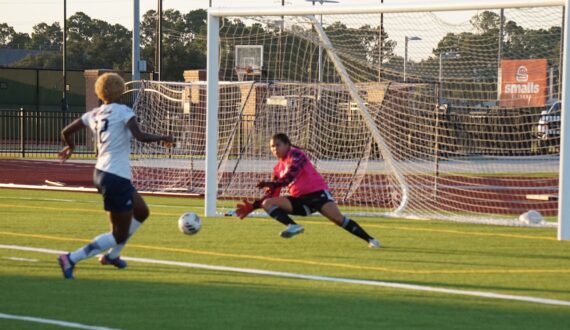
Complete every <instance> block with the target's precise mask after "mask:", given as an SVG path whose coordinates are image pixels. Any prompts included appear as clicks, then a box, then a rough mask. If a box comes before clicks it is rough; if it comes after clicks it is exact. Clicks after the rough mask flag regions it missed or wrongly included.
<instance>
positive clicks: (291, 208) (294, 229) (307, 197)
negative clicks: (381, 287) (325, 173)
mask: <svg viewBox="0 0 570 330" xmlns="http://www.w3.org/2000/svg"><path fill="white" fill-rule="evenodd" d="M270 148H271V152H272V153H273V155H274V156H275V157H276V158H277V159H278V162H277V165H275V167H274V168H273V178H272V180H271V181H261V182H259V183H258V184H257V188H259V189H265V195H264V196H263V197H262V198H261V199H258V200H256V201H254V202H253V203H250V202H248V201H247V200H244V201H243V204H238V205H237V209H236V215H237V216H238V217H239V218H240V219H243V218H245V217H247V216H248V214H250V213H251V212H253V210H255V209H258V208H260V207H262V208H263V209H264V210H265V212H267V214H269V216H270V217H272V218H274V219H275V220H277V221H279V222H281V223H282V224H284V225H286V226H287V228H286V229H285V230H284V231H282V232H281V237H283V238H289V237H293V236H295V235H298V234H301V233H303V231H304V228H303V226H301V225H298V224H297V223H295V221H293V219H291V218H290V217H289V214H292V215H300V216H308V215H310V214H312V213H314V212H316V211H318V212H320V213H321V214H322V215H324V216H325V217H327V218H328V219H329V220H331V221H332V222H334V223H335V224H337V225H338V226H340V227H342V228H344V229H345V230H347V231H348V232H349V233H351V234H353V235H355V236H357V237H360V238H361V239H363V240H365V241H366V242H368V246H369V247H371V248H379V247H380V242H378V240H376V239H375V238H374V237H372V236H370V235H368V234H367V233H366V231H365V230H364V229H362V227H360V225H359V224H358V223H356V221H354V220H351V219H349V218H347V217H346V216H344V215H343V214H342V213H341V212H340V210H339V209H338V206H337V204H336V202H335V201H334V199H333V198H332V195H331V193H330V192H329V188H328V185H327V183H326V182H325V180H324V179H323V177H322V176H321V175H320V174H319V173H318V172H317V170H316V169H315V167H314V166H313V164H312V163H311V161H310V160H309V159H308V157H307V156H306V155H305V153H304V152H303V151H302V150H300V149H299V148H297V147H295V146H294V145H292V144H291V141H290V140H289V137H288V136H287V135H285V134H283V133H278V134H275V135H273V137H271V140H270ZM282 187H287V188H288V189H289V193H290V196H286V197H280V196H279V193H280V192H281V188H282Z"/></svg>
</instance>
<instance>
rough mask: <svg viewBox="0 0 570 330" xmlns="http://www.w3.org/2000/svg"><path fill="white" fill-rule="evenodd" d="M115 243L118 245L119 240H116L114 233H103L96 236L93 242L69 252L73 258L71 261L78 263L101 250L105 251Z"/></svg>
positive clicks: (70, 257)
mask: <svg viewBox="0 0 570 330" xmlns="http://www.w3.org/2000/svg"><path fill="white" fill-rule="evenodd" d="M115 245H117V241H116V240H115V237H114V236H113V233H105V234H101V235H99V236H97V237H95V239H93V241H92V242H91V243H89V244H87V245H85V246H84V247H82V248H80V249H78V250H76V251H74V252H71V253H70V254H69V259H71V262H73V263H77V262H79V261H81V260H83V259H87V258H89V257H92V256H94V255H96V254H97V253H100V252H101V251H105V250H107V249H108V248H110V247H113V246H115Z"/></svg>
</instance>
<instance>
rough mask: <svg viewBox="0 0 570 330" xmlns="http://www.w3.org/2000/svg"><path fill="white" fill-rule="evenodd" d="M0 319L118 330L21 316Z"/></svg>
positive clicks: (111, 329)
mask: <svg viewBox="0 0 570 330" xmlns="http://www.w3.org/2000/svg"><path fill="white" fill-rule="evenodd" d="M0 319H9V320H19V321H28V322H36V323H43V324H53V325H58V326H60V327H66V328H75V329H90V330H116V329H113V328H107V327H99V326H96V325H85V324H81V323H75V322H66V321H59V320H50V319H44V318H41V317H31V316H19V315H12V314H4V313H0Z"/></svg>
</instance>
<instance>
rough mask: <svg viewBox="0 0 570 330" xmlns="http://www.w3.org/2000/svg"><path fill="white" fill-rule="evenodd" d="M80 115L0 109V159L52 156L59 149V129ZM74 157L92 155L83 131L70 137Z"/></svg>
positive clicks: (92, 151) (79, 113)
mask: <svg viewBox="0 0 570 330" xmlns="http://www.w3.org/2000/svg"><path fill="white" fill-rule="evenodd" d="M82 114H83V113H82V112H53V111H28V110H26V109H23V108H22V109H20V110H2V109H0V157H40V158H52V157H56V155H57V152H58V151H59V150H61V148H62V146H63V142H62V140H61V135H60V132H61V130H62V129H63V128H64V127H65V126H66V125H67V124H69V123H71V122H72V121H73V120H75V119H77V118H80V117H81V115H82ZM74 139H75V144H76V149H75V155H76V156H74V157H75V158H92V157H93V156H94V155H95V151H94V148H93V146H92V144H91V142H90V141H91V138H90V137H89V136H88V133H87V132H86V131H85V130H83V131H81V132H78V133H77V134H75V135H74Z"/></svg>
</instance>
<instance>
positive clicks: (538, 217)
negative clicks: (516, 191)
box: [519, 210, 544, 225]
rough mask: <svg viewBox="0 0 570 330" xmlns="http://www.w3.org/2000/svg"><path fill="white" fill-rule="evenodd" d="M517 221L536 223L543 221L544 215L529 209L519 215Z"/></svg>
mask: <svg viewBox="0 0 570 330" xmlns="http://www.w3.org/2000/svg"><path fill="white" fill-rule="evenodd" d="M519 221H521V222H522V223H525V224H531V225H538V224H540V223H542V222H543V221H544V217H543V216H542V214H540V212H538V211H535V210H530V211H528V212H525V213H523V214H521V215H520V216H519Z"/></svg>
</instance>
